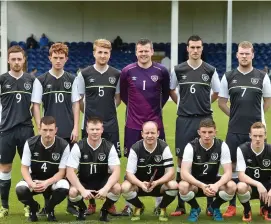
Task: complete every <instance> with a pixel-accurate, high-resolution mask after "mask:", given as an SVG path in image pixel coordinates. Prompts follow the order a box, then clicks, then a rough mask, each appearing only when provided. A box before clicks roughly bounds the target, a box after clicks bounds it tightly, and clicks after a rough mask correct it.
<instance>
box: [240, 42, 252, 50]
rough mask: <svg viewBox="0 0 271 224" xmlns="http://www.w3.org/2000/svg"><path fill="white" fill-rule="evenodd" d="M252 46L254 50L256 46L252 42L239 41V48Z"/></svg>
mask: <svg viewBox="0 0 271 224" xmlns="http://www.w3.org/2000/svg"><path fill="white" fill-rule="evenodd" d="M239 47H241V48H251V51H252V52H254V48H253V45H252V43H250V42H249V41H242V42H241V43H239V45H238V48H239Z"/></svg>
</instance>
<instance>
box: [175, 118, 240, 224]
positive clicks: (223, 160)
mask: <svg viewBox="0 0 271 224" xmlns="http://www.w3.org/2000/svg"><path fill="white" fill-rule="evenodd" d="M198 134H199V136H200V138H199V139H198V138H196V139H194V140H193V141H191V142H190V143H188V144H187V145H186V147H185V150H184V153H183V161H182V166H181V175H182V181H181V182H180V183H179V191H180V196H181V198H182V200H183V201H186V202H187V203H188V204H189V205H190V206H191V211H190V215H189V217H188V220H189V221H191V222H196V221H197V220H198V217H199V214H200V211H201V209H200V207H199V204H198V202H197V201H196V198H195V196H198V197H202V196H207V197H216V199H215V200H214V202H212V204H210V205H209V207H208V211H210V213H211V214H213V219H214V220H215V221H222V220H223V218H222V214H221V213H220V209H219V208H220V206H221V205H222V204H223V203H225V202H226V201H229V200H231V199H232V198H233V196H234V194H235V191H236V184H235V183H234V182H233V181H232V180H231V175H232V164H231V156H230V150H229V147H228V146H227V144H226V143H225V142H223V141H221V140H220V139H217V138H216V137H215V136H216V125H215V122H214V121H213V120H212V119H210V118H206V119H204V120H202V121H201V122H200V125H199V130H198ZM220 165H221V166H222V167H223V171H224V172H223V175H222V176H221V177H218V176H217V175H218V172H219V166H220Z"/></svg>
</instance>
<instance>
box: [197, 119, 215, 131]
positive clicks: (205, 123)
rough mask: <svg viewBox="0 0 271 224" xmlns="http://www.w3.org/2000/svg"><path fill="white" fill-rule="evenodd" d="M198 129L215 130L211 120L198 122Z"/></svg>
mask: <svg viewBox="0 0 271 224" xmlns="http://www.w3.org/2000/svg"><path fill="white" fill-rule="evenodd" d="M199 128H214V129H216V125H215V122H214V120H213V119H211V118H205V119H203V120H201V121H200V124H199Z"/></svg>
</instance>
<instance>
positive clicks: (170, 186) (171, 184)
mask: <svg viewBox="0 0 271 224" xmlns="http://www.w3.org/2000/svg"><path fill="white" fill-rule="evenodd" d="M166 187H167V188H168V189H169V190H177V189H178V183H177V182H176V181H175V180H171V181H169V182H168V183H167V184H166Z"/></svg>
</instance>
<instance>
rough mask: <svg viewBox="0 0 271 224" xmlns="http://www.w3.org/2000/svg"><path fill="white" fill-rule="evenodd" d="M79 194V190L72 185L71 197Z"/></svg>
mask: <svg viewBox="0 0 271 224" xmlns="http://www.w3.org/2000/svg"><path fill="white" fill-rule="evenodd" d="M78 195H79V191H78V190H77V189H76V188H75V187H73V186H72V187H70V190H69V197H70V198H76V197H77V196H78Z"/></svg>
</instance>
